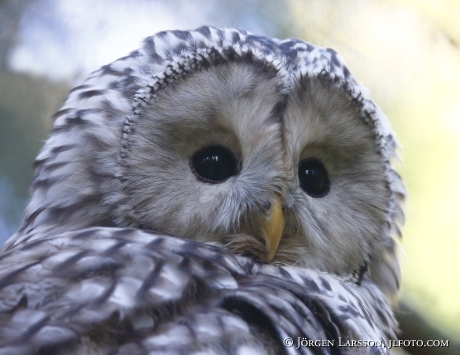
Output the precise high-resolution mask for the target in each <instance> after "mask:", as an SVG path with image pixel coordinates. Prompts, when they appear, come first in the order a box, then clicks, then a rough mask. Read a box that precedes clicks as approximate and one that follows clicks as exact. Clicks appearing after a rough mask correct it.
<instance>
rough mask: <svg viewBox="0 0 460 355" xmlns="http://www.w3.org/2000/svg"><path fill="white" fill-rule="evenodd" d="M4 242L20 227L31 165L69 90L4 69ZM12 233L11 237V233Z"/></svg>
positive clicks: (0, 137) (0, 235)
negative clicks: (53, 117)
mask: <svg viewBox="0 0 460 355" xmlns="http://www.w3.org/2000/svg"><path fill="white" fill-rule="evenodd" d="M0 83H1V84H0V192H2V195H1V197H0V217H1V220H0V226H2V227H3V229H2V228H0V243H1V244H3V241H4V240H6V239H5V238H8V237H9V233H11V232H12V230H11V227H10V226H17V225H18V224H19V219H20V217H21V215H22V210H23V209H24V207H25V205H26V202H27V199H28V191H29V184H30V182H31V179H32V168H31V164H32V162H33V161H34V159H35V156H36V155H37V152H38V151H39V149H40V148H41V146H42V145H43V142H44V140H45V139H46V137H47V135H48V132H49V130H50V128H51V126H52V120H51V115H52V114H53V113H54V112H55V111H56V110H57V109H58V108H59V106H60V105H61V104H62V101H63V99H64V98H65V95H66V93H67V90H68V86H67V85H66V84H63V83H51V82H48V81H47V80H46V79H44V78H33V77H30V76H28V75H24V74H16V73H9V72H6V71H2V70H0ZM7 233H8V234H7Z"/></svg>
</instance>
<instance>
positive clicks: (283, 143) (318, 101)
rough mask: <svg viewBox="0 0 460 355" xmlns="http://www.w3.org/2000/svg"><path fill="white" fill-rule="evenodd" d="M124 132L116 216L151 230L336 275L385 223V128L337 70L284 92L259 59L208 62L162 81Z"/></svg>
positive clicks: (368, 250)
mask: <svg viewBox="0 0 460 355" xmlns="http://www.w3.org/2000/svg"><path fill="white" fill-rule="evenodd" d="M125 143H126V144H125V145H126V146H127V147H129V148H128V151H127V154H126V157H125V159H124V160H123V162H122V165H123V166H124V173H123V176H124V179H125V180H124V189H125V196H126V197H125V198H126V199H125V201H124V202H123V203H122V205H123V206H131V207H132V210H130V211H128V210H126V209H125V207H123V208H120V210H119V212H118V215H119V218H120V219H121V220H122V219H123V217H124V216H125V215H129V216H131V217H132V218H133V219H134V221H135V222H134V223H135V224H136V225H137V226H140V227H141V228H143V229H151V230H158V231H163V232H168V233H171V234H175V235H180V236H184V237H187V238H190V239H195V240H199V241H206V242H214V243H216V244H221V245H224V246H226V247H227V248H229V249H230V250H232V251H235V252H239V253H243V254H245V255H250V256H252V257H255V258H257V259H259V260H267V259H268V260H271V259H272V258H273V260H272V261H273V262H279V263H284V264H295V265H300V266H306V267H313V268H318V269H322V270H326V271H329V272H334V273H338V274H352V273H356V274H358V273H359V272H360V268H363V267H365V265H366V263H367V262H368V261H369V260H370V259H371V258H372V257H373V253H374V251H375V250H376V246H378V245H381V244H382V242H383V241H382V240H383V237H384V236H385V235H386V233H387V232H386V231H385V229H386V228H387V225H386V223H385V210H386V208H387V205H386V204H387V200H388V191H387V189H386V188H385V184H386V181H385V177H384V174H383V171H384V167H383V163H382V159H381V157H380V152H379V151H378V150H377V149H376V148H375V135H374V134H373V133H372V131H371V130H369V127H368V126H367V124H366V123H365V122H364V120H363V118H362V117H361V116H360V114H359V110H358V108H357V107H356V106H355V105H354V104H353V102H352V101H350V99H349V98H347V97H346V96H345V94H344V93H343V92H341V91H340V90H339V89H338V88H337V87H336V86H334V85H333V83H332V82H331V81H330V80H328V79H327V78H324V77H317V78H310V79H309V78H300V79H299V80H297V81H296V82H295V83H294V87H293V89H292V90H291V92H290V93H289V94H285V93H284V92H283V90H281V85H280V82H279V78H278V77H277V75H276V72H275V71H270V70H264V68H263V67H262V66H260V65H257V63H254V62H252V63H251V62H249V63H246V62H237V63H223V64H219V65H217V66H214V67H210V68H206V69H203V70H200V71H197V72H194V73H191V74H188V75H187V76H185V77H184V78H181V79H178V80H176V81H175V82H173V83H171V84H169V85H168V86H167V87H165V88H163V89H161V90H159V91H158V93H157V96H156V97H155V98H154V99H153V101H152V103H151V104H150V105H148V106H147V107H146V109H144V111H143V113H142V114H141V116H140V117H139V119H138V121H137V122H136V124H135V125H133V126H131V131H130V133H129V135H128V137H127V138H126V142H125ZM270 223H271V225H272V226H273V225H274V228H275V229H277V230H278V232H275V234H277V233H278V235H275V236H267V234H270V232H269V231H267V225H270ZM270 238H272V239H275V241H270V240H268V239H270ZM278 241H279V245H278V247H277V248H276V245H277V244H278ZM270 253H271V255H270Z"/></svg>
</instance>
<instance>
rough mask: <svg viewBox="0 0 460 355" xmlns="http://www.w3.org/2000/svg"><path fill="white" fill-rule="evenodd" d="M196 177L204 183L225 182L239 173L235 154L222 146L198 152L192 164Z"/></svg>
mask: <svg viewBox="0 0 460 355" xmlns="http://www.w3.org/2000/svg"><path fill="white" fill-rule="evenodd" d="M190 167H191V169H192V171H193V173H194V174H195V175H196V177H197V178H198V179H200V180H202V181H204V182H208V183H211V184H217V183H220V182H224V181H225V180H227V179H228V178H229V177H230V176H233V175H236V174H237V172H238V162H237V160H236V158H235V156H234V155H233V153H232V152H231V151H230V150H229V149H227V148H225V147H222V146H220V145H214V146H210V147H207V148H204V149H202V150H199V151H198V152H196V153H195V154H194V155H193V157H192V160H191V162H190Z"/></svg>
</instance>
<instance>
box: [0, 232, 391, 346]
mask: <svg viewBox="0 0 460 355" xmlns="http://www.w3.org/2000/svg"><path fill="white" fill-rule="evenodd" d="M370 303H371V304H372V306H370ZM370 312H371V313H370ZM394 323H395V321H394V319H393V316H392V313H391V310H390V309H389V306H388V304H387V303H386V301H385V298H384V296H383V294H381V293H380V291H379V290H378V289H377V288H376V287H375V286H374V285H372V284H371V283H363V284H362V285H361V286H357V285H356V284H354V283H352V282H347V281H344V280H340V279H338V278H337V277H334V276H333V275H330V274H327V273H321V272H315V271H311V270H303V269H300V268H295V267H280V266H275V265H270V264H257V263H254V262H253V261H252V260H250V259H248V258H244V257H241V256H235V255H232V254H230V253H229V252H226V251H225V250H223V249H221V248H217V247H214V246H210V245H205V244H200V243H196V242H194V241H190V240H185V239H180V238H177V237H173V236H168V235H161V234H152V233H147V232H144V231H139V230H134V229H117V228H90V229H85V230H81V231H75V232H67V233H64V234H62V235H59V236H56V237H53V238H46V239H41V240H38V241H34V242H30V243H27V244H24V245H22V246H20V247H18V248H16V249H14V250H12V251H10V252H6V253H4V254H3V255H2V256H1V259H0V354H1V355H5V354H17V355H20V354H38V353H40V354H42V353H46V354H129V355H135V354H198V353H200V354H201V353H206V354H338V353H340V354H348V353H353V354H355V353H356V352H357V351H358V352H359V351H362V353H366V354H367V353H369V354H387V353H388V350H387V349H386V348H385V347H379V346H377V347H370V348H364V347H363V348H361V349H357V348H351V347H342V348H340V347H339V344H340V342H341V343H342V344H344V343H345V342H346V340H350V339H360V340H372V341H374V342H376V343H378V342H381V344H385V335H384V334H382V333H381V332H382V330H383V331H387V332H390V333H392V327H393V324H394ZM286 337H292V338H293V339H294V340H295V341H297V338H298V337H301V338H307V339H309V340H331V341H332V344H334V346H330V347H318V348H314V347H313V348H312V347H300V348H299V349H298V350H297V349H296V347H297V345H296V343H295V344H294V346H293V347H286V346H284V345H283V339H284V338H286ZM339 337H342V339H340V340H339Z"/></svg>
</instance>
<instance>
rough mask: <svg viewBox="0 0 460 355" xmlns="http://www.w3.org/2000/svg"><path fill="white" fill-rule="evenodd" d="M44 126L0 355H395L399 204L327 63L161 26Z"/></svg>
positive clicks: (369, 130) (371, 111)
mask: <svg viewBox="0 0 460 355" xmlns="http://www.w3.org/2000/svg"><path fill="white" fill-rule="evenodd" d="M54 117H55V123H54V128H53V130H52V132H51V135H50V137H49V139H48V140H47V142H46V143H45V145H44V147H43V149H42V150H41V152H40V153H39V155H38V157H37V158H36V160H35V163H34V166H35V178H34V180H33V182H32V187H31V193H32V196H31V200H30V203H29V205H28V206H27V209H26V211H25V214H24V219H23V222H22V225H21V226H20V229H19V230H18V232H17V233H16V234H15V235H13V236H12V237H11V239H10V240H9V241H8V242H7V243H6V245H5V246H4V247H3V249H2V250H1V255H0V348H1V349H0V354H2V355H3V354H130V355H135V354H205V353H206V354H299V353H305V354H319V353H321V354H345V353H347V354H348V353H372V354H376V353H381V354H386V353H388V351H389V350H388V349H387V348H386V347H385V341H386V340H387V339H388V338H392V337H394V336H395V331H396V328H397V325H396V322H395V319H394V317H393V314H392V311H391V302H392V299H393V297H394V296H395V294H396V292H397V289H398V285H399V279H400V271H399V264H398V260H397V255H396V254H397V246H396V242H395V240H394V239H393V236H394V235H396V234H399V229H398V225H399V224H401V223H402V212H401V204H402V201H403V200H404V195H405V193H404V188H403V186H402V183H401V180H400V178H399V176H398V175H397V173H396V172H395V171H394V169H393V167H392V165H391V163H390V160H391V159H392V158H393V156H394V154H395V146H396V143H395V139H394V138H393V134H392V132H391V129H390V127H389V124H388V122H387V119H386V118H385V116H384V115H383V114H382V112H381V111H380V110H379V108H378V107H377V106H376V105H375V104H374V103H373V102H372V101H371V100H370V99H369V98H368V96H367V95H366V91H365V90H364V89H363V88H362V87H361V86H360V85H358V84H357V83H356V82H355V80H354V79H353V77H352V76H351V74H350V72H349V71H348V69H347V68H346V67H345V65H344V64H343V62H342V59H341V58H340V57H339V56H338V54H337V53H336V52H334V51H333V50H331V49H327V48H320V47H316V46H313V45H311V44H309V43H305V42H303V41H300V40H295V39H289V40H277V39H270V38H265V37H261V36H255V35H252V34H250V33H248V32H245V31H238V30H233V29H226V30H220V29H216V28H212V27H201V28H199V29H197V30H194V31H167V32H161V33H158V34H157V35H155V36H153V37H149V38H147V39H146V40H145V41H144V44H143V47H142V48H141V49H139V50H137V51H134V52H132V53H131V54H130V55H128V56H126V57H124V58H121V59H119V60H117V61H115V62H114V63H112V64H109V65H106V66H104V67H102V68H101V69H100V70H98V71H96V72H94V73H92V74H91V76H90V77H89V79H88V80H87V81H86V82H85V83H84V84H83V85H81V86H78V87H76V88H74V89H73V90H71V92H70V94H69V96H68V98H67V100H66V102H65V104H64V106H63V107H62V109H61V110H60V111H58V112H57V113H56V114H55V116H54ZM290 339H291V340H290ZM351 340H359V341H361V342H362V341H365V342H364V343H361V346H359V347H353V346H344V345H353V343H351V342H350V341H351ZM357 344H358V345H359V343H355V345H357Z"/></svg>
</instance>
